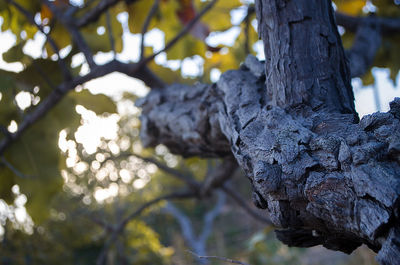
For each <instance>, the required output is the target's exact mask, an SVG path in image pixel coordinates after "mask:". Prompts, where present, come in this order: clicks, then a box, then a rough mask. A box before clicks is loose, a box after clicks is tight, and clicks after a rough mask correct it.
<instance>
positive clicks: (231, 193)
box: [221, 185, 272, 225]
mask: <svg viewBox="0 0 400 265" xmlns="http://www.w3.org/2000/svg"><path fill="white" fill-rule="evenodd" d="M221 190H223V191H224V192H225V193H226V194H227V195H228V196H229V197H231V198H232V199H233V200H234V201H235V202H236V203H237V204H238V205H239V206H240V207H242V208H243V209H244V210H245V211H246V212H247V213H248V214H249V215H250V216H252V217H253V218H254V219H256V220H258V221H260V222H262V223H265V224H268V225H272V223H271V221H270V220H269V219H268V218H266V217H264V216H262V215H261V214H259V213H257V212H256V211H255V210H254V209H253V208H251V206H249V205H248V204H247V202H246V200H245V199H244V198H243V197H242V196H240V194H239V193H237V192H236V191H234V190H233V189H231V188H230V187H229V186H228V185H223V186H222V187H221Z"/></svg>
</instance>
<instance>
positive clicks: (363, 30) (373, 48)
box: [346, 20, 381, 77]
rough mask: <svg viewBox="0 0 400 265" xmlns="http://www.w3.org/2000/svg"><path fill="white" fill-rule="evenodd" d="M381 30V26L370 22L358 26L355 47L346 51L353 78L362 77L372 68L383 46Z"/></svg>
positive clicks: (366, 21)
mask: <svg viewBox="0 0 400 265" xmlns="http://www.w3.org/2000/svg"><path fill="white" fill-rule="evenodd" d="M380 30H381V29H380V28H379V25H377V24H372V23H369V21H368V20H365V21H364V23H363V24H360V25H359V26H358V28H357V33H356V37H355V40H354V43H353V46H352V47H351V48H350V50H347V51H346V55H347V57H348V59H349V64H350V72H351V77H360V76H362V75H364V74H365V73H366V72H367V70H368V69H369V68H370V67H371V65H372V63H373V60H374V58H375V55H376V53H377V52H378V49H379V47H380V45H381V32H380Z"/></svg>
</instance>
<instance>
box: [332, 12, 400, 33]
mask: <svg viewBox="0 0 400 265" xmlns="http://www.w3.org/2000/svg"><path fill="white" fill-rule="evenodd" d="M336 23H337V24H338V25H340V26H342V27H344V28H345V29H346V30H349V31H350V32H357V29H358V27H360V26H362V25H364V24H372V25H376V26H377V27H378V28H380V29H381V32H382V34H383V35H386V36H390V35H392V34H398V33H399V32H400V19H399V18H384V17H376V16H369V17H354V16H349V15H346V14H343V13H339V12H336Z"/></svg>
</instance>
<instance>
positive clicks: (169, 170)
mask: <svg viewBox="0 0 400 265" xmlns="http://www.w3.org/2000/svg"><path fill="white" fill-rule="evenodd" d="M131 155H132V156H134V157H137V158H139V159H141V160H143V161H145V162H148V163H152V164H154V165H156V166H157V167H158V168H159V169H161V170H162V171H164V172H165V173H167V174H170V175H171V176H174V177H176V178H177V179H179V180H182V181H183V182H185V183H186V184H187V185H188V186H189V187H190V188H191V189H192V190H193V191H196V192H198V191H199V189H200V187H201V185H200V183H198V182H197V181H196V180H194V179H192V178H190V177H189V176H187V175H185V174H183V173H182V172H181V171H179V170H175V169H173V168H170V167H169V166H167V165H165V164H163V163H161V162H160V161H158V160H156V159H154V158H151V157H143V156H141V155H138V154H135V153H131Z"/></svg>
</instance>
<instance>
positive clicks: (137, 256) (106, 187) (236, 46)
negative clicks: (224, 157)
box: [0, 0, 400, 265]
mask: <svg viewBox="0 0 400 265" xmlns="http://www.w3.org/2000/svg"><path fill="white" fill-rule="evenodd" d="M334 3H335V7H336V9H337V12H340V13H338V23H339V24H341V25H342V26H340V32H341V34H342V39H343V43H344V45H345V47H346V48H349V49H350V48H351V47H352V45H353V43H354V42H355V39H356V37H355V36H356V33H357V30H356V28H357V27H356V26H354V23H360V22H358V21H361V20H362V19H365V18H377V19H376V20H373V23H376V25H377V27H378V26H379V27H381V31H380V34H379V38H382V39H381V40H380V43H379V45H378V46H377V49H376V51H373V52H374V54H373V55H374V56H373V58H374V60H373V62H372V61H371V62H370V64H369V65H368V69H365V73H362V75H357V78H355V79H354V80H353V85H354V87H355V89H356V92H357V91H358V92H359V93H356V96H357V95H358V96H359V97H358V98H357V99H356V102H358V107H359V110H360V114H365V113H367V112H368V111H373V110H384V109H387V103H388V99H390V98H391V97H392V96H393V95H394V94H397V95H399V94H400V93H399V90H398V89H397V90H396V88H395V87H397V83H398V78H399V77H398V76H399V75H398V72H399V69H400V53H399V51H400V42H399V39H398V38H399V35H396V34H394V33H395V32H396V31H397V32H399V30H400V23H399V21H400V19H399V18H398V17H399V15H400V8H399V6H398V4H399V3H398V1H397V0H396V1H393V0H384V1H383V0H380V1H367V0H336V1H334ZM378 18H383V20H379V19H378ZM385 19H387V20H385ZM0 21H1V30H2V33H1V35H0V50H2V51H3V54H2V58H3V59H2V61H1V62H0V67H1V69H2V70H0V126H1V127H0V128H1V134H0V240H1V242H0V263H1V264H197V263H198V264H221V262H222V261H219V260H215V259H211V258H210V259H199V258H197V257H196V255H193V254H191V253H190V252H188V251H187V250H191V251H193V252H194V253H196V254H198V255H217V256H220V257H229V258H232V259H237V260H243V261H246V262H248V263H250V264H253V265H257V264H320V263H322V261H323V262H324V263H325V264H360V263H361V264H375V263H374V259H373V256H374V254H373V253H371V252H370V251H369V250H367V249H365V248H361V249H359V250H357V251H356V253H354V254H352V255H351V256H346V255H344V254H341V253H335V252H332V251H327V250H325V249H322V248H319V247H316V248H312V249H307V250H304V249H296V248H288V247H286V246H284V245H283V244H281V243H279V242H278V241H276V240H275V239H274V235H273V232H272V228H271V226H270V223H269V221H268V216H264V215H265V214H264V213H263V212H259V211H258V210H257V209H256V208H254V207H253V206H252V205H251V199H250V196H251V195H250V185H249V184H248V183H247V180H246V179H245V178H244V177H243V176H242V175H241V172H240V171H239V170H237V169H236V167H235V166H232V165H229V162H223V161H220V160H217V159H211V160H205V159H201V158H190V159H183V158H182V157H178V156H175V155H173V154H171V153H170V152H169V151H168V149H167V148H166V147H164V146H162V145H159V146H157V147H156V148H154V149H143V147H142V145H141V143H140V140H139V129H140V121H139V119H138V116H139V114H140V109H138V108H137V107H135V106H134V103H135V101H136V99H137V98H138V96H143V95H144V94H145V93H147V91H148V89H149V88H153V89H156V88H158V87H162V86H164V85H165V84H171V83H175V82H177V83H186V84H193V83H196V82H199V81H201V82H215V81H217V80H218V78H219V75H220V74H221V73H222V72H224V71H226V70H228V69H236V68H238V67H239V65H240V63H241V62H242V61H243V60H244V59H245V57H246V55H247V54H253V55H256V56H257V57H258V58H259V59H263V47H262V43H261V41H260V40H258V36H257V21H256V19H255V11H254V3H253V1H251V0H242V1H239V0H218V1H215V0H213V1H205V0H154V1H150V0H124V1H119V0H70V1H68V0H55V1H45V0H44V1H41V0H29V1H28V0H0ZM341 22H342V23H341ZM386 22H387V24H384V23H386ZM389 22H390V23H389ZM352 23H353V24H352ZM388 25H389V26H388ZM375 52H376V56H375ZM371 65H374V66H376V67H380V68H381V69H378V68H374V69H373V70H371V69H370V66H371ZM115 72H119V73H120V74H116V73H115ZM122 74H123V75H122ZM379 78H380V79H379ZM385 78H386V79H385ZM133 79H135V80H133ZM378 79H379V80H381V81H380V84H378V82H377V80H378ZM137 80H141V82H138V81H137ZM368 85H370V86H369V87H368ZM365 91H368V93H366V92H365ZM367 94H368V95H367ZM371 95H374V98H375V101H370V102H371V103H373V104H375V106H372V107H371V108H369V109H366V108H365V105H368V104H365V103H364V102H365V101H364V99H365V98H366V97H367V96H371ZM369 105H371V104H369ZM224 163H228V165H225V166H226V168H228V169H229V170H228V172H224V174H227V175H228V177H231V176H233V177H232V178H231V179H230V180H227V182H225V183H218V184H215V183H211V184H210V183H208V182H207V180H208V179H211V177H210V176H212V175H213V174H220V173H219V172H218V170H217V169H218V166H220V165H221V164H224ZM236 175H237V176H236ZM231 186H235V187H240V188H239V189H237V188H235V192H233V190H232V189H231V188H230V187H231ZM185 187H188V188H189V191H191V192H187V190H186V189H185ZM204 187H206V188H204ZM237 191H239V193H238V192H237ZM217 194H218V196H217ZM225 197H226V199H225ZM183 199H184V200H183ZM166 201H169V202H168V203H166ZM328 259H329V260H328Z"/></svg>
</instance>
